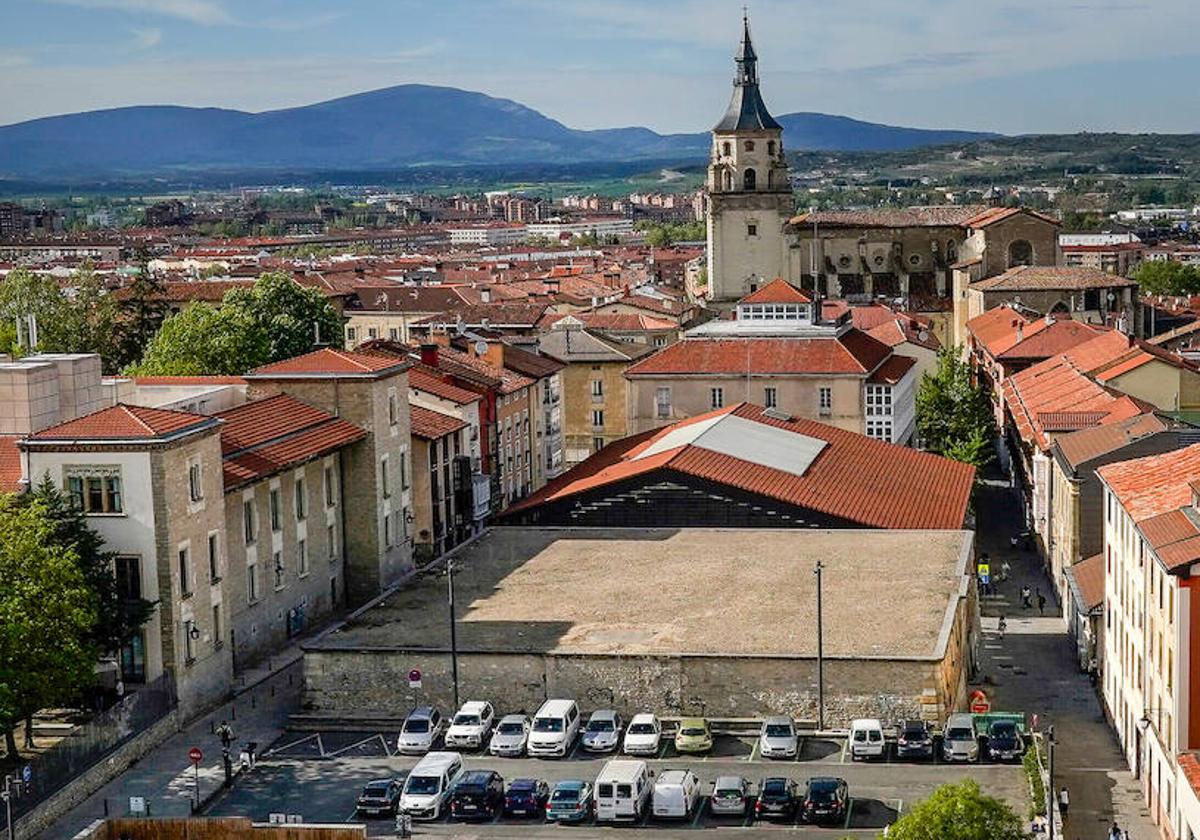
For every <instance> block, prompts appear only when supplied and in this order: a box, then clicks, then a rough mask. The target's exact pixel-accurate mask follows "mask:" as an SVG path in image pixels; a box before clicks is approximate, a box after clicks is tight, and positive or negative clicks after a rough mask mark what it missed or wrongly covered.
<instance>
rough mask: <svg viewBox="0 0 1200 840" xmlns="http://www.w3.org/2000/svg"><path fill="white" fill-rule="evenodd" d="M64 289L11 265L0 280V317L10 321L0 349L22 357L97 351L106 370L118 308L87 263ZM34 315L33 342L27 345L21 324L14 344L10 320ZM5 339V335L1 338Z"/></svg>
mask: <svg viewBox="0 0 1200 840" xmlns="http://www.w3.org/2000/svg"><path fill="white" fill-rule="evenodd" d="M67 288H68V289H69V292H64V291H63V289H62V288H60V287H59V284H58V281H56V280H55V279H53V278H52V277H48V276H46V275H41V274H34V273H32V272H30V271H27V270H25V269H17V270H16V271H13V272H12V273H10V274H9V276H8V277H7V278H6V279H5V281H4V283H2V284H0V321H3V322H4V323H5V324H8V325H12V329H11V330H7V329H6V330H5V331H4V335H3V336H0V352H11V353H13V354H14V355H18V356H19V355H23V354H25V353H29V352H33V351H41V352H47V353H99V354H100V357H101V359H103V361H104V367H105V370H106V371H109V372H112V371H114V370H116V368H115V363H116V355H117V340H118V335H117V330H118V323H117V322H118V314H119V307H118V305H117V301H116V298H114V297H113V296H112V295H111V294H109V292H108V290H107V289H106V288H105V287H104V284H103V283H102V282H101V281H100V279H99V278H98V277H97V276H96V273H95V272H94V271H93V269H92V266H91V264H90V263H84V264H83V265H81V266H80V267H79V269H78V270H77V271H75V273H74V274H73V275H72V277H71V280H70V283H69V284H68V286H67ZM29 315H32V316H34V318H35V320H36V323H37V346H36V347H33V346H30V338H29V335H28V333H27V328H26V326H24V323H25V322H23V325H22V327H21V334H20V339H21V341H20V346H18V343H17V332H16V321H17V319H18V318H25V317H27V316H29ZM5 337H7V338H5Z"/></svg>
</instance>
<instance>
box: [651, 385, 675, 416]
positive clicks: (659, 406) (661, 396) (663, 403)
mask: <svg viewBox="0 0 1200 840" xmlns="http://www.w3.org/2000/svg"><path fill="white" fill-rule="evenodd" d="M654 408H655V414H656V415H657V416H658V418H659V419H665V418H667V417H670V416H671V389H670V388H658V389H657V390H655V392H654Z"/></svg>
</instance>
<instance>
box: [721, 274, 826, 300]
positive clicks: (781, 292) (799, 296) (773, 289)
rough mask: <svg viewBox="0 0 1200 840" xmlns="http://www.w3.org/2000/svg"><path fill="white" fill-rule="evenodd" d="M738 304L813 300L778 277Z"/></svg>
mask: <svg viewBox="0 0 1200 840" xmlns="http://www.w3.org/2000/svg"><path fill="white" fill-rule="evenodd" d="M738 303H812V298H810V297H809V296H808V295H806V294H804V292H802V291H800V290H799V289H797V288H796V287H795V286H793V285H792V284H791V283H789V282H787V281H786V280H784V279H783V278H782V277H776V278H775V279H774V280H772V281H771V282H770V283H768V284H767V285H765V286H763V287H762V288H761V289H756V290H755V291H753V292H751V293H750V294H748V295H746V296H745V297H744V298H742V299H741V300H739V301H738Z"/></svg>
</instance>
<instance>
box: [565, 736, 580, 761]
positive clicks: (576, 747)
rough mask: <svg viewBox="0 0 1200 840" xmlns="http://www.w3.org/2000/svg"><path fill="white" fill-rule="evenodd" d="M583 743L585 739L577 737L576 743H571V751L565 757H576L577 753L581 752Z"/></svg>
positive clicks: (569, 758)
mask: <svg viewBox="0 0 1200 840" xmlns="http://www.w3.org/2000/svg"><path fill="white" fill-rule="evenodd" d="M582 743H583V739H582V738H580V739H577V740H576V741H575V743H574V744H572V745H571V752H569V753H567V755H566V756H565V758H566V759H567V760H568V761H569V760H571V759H573V758H575V753H577V752H579V745H580V744H582Z"/></svg>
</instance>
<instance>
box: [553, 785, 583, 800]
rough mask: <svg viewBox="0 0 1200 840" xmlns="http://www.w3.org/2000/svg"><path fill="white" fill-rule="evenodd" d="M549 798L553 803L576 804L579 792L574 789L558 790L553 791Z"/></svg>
mask: <svg viewBox="0 0 1200 840" xmlns="http://www.w3.org/2000/svg"><path fill="white" fill-rule="evenodd" d="M550 798H551V799H553V800H554V801H555V802H578V801H579V791H577V790H574V789H566V790H564V789H562V788H558V789H557V790H555V791H554V795H553V796H551V797H550Z"/></svg>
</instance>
